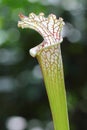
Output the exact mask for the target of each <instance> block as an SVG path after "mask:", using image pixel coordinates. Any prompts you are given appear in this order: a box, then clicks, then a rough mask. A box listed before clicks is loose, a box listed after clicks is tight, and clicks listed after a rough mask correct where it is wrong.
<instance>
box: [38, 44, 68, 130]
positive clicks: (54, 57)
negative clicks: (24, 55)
mask: <svg viewBox="0 0 87 130" xmlns="http://www.w3.org/2000/svg"><path fill="white" fill-rule="evenodd" d="M36 57H37V59H38V61H39V64H40V67H41V70H42V73H43V76H44V82H45V85H46V90H47V95H48V99H49V103H50V108H51V112H52V117H53V122H54V129H55V130H69V121H68V114H67V103H66V92H65V86H64V76H63V66H62V58H61V51H60V44H56V45H54V46H50V47H47V48H44V49H41V51H39V53H38V54H37V56H36Z"/></svg>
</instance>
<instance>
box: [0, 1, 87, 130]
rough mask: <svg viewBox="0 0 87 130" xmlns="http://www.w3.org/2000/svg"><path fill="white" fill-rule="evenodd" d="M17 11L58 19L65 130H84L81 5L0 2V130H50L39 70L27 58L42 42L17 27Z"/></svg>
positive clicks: (85, 40) (86, 44)
mask: <svg viewBox="0 0 87 130" xmlns="http://www.w3.org/2000/svg"><path fill="white" fill-rule="evenodd" d="M20 12H21V13H23V14H24V15H27V16H28V14H29V13H31V12H34V13H36V14H39V13H40V12H44V13H45V16H48V15H49V14H50V13H54V14H55V15H56V16H57V17H59V16H61V17H63V18H64V21H65V23H66V25H65V26H64V30H63V37H64V41H63V43H62V44H61V49H62V57H63V64H64V73H65V84H66V91H67V101H68V110H69V120H70V128H71V130H87V6H86V0H0V130H53V123H52V117H51V112H50V107H49V103H48V99H47V94H46V91H45V86H44V82H43V78H42V75H41V72H40V68H39V65H38V62H37V60H36V59H35V58H32V57H31V56H30V55H29V49H30V48H32V47H34V46H35V45H37V44H38V43H40V42H41V41H42V37H41V36H40V35H39V34H38V33H37V32H35V31H33V30H29V29H24V30H22V29H20V28H18V27H17V22H18V20H19V18H18V14H19V13H20ZM61 123H62V122H61Z"/></svg>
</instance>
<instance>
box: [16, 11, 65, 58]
mask: <svg viewBox="0 0 87 130" xmlns="http://www.w3.org/2000/svg"><path fill="white" fill-rule="evenodd" d="M19 17H20V19H21V21H19V22H18V27H21V28H31V29H34V30H36V31H37V32H38V33H40V34H41V36H42V37H43V42H42V43H40V44H39V45H37V46H36V47H34V48H32V49H30V54H31V56H33V57H35V56H36V55H37V53H38V52H39V51H40V50H41V49H43V48H46V47H49V46H51V45H55V44H58V43H61V42H62V41H63V38H62V35H61V31H62V28H63V26H64V21H63V19H62V18H61V17H59V19H57V18H56V16H55V15H54V14H50V15H49V16H48V17H47V18H45V17H44V13H40V14H39V15H36V14H34V13H31V14H30V15H29V17H27V16H24V15H23V14H19Z"/></svg>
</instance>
